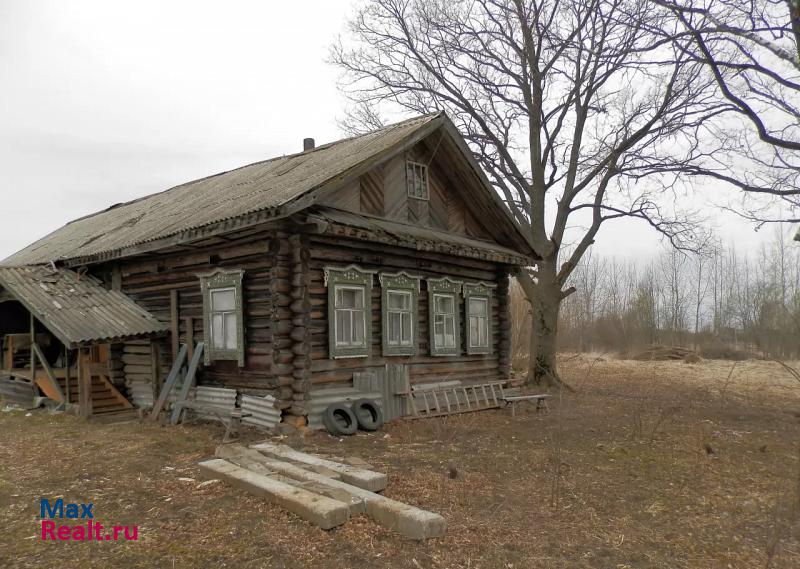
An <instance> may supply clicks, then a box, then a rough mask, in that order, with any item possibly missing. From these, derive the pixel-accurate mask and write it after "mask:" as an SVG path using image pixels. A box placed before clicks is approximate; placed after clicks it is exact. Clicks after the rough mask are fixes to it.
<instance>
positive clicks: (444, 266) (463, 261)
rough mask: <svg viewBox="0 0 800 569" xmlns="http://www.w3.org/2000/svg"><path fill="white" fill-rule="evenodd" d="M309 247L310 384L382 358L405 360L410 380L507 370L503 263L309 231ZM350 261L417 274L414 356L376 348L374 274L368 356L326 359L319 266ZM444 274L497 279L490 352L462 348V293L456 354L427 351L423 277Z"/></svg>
mask: <svg viewBox="0 0 800 569" xmlns="http://www.w3.org/2000/svg"><path fill="white" fill-rule="evenodd" d="M308 247H309V253H310V258H311V260H310V269H309V299H310V302H311V315H310V318H311V320H310V322H311V324H310V337H311V339H310V341H311V369H312V372H313V376H312V383H313V386H314V388H315V389H320V388H325V387H332V386H334V385H336V384H340V385H344V384H351V382H352V378H353V373H355V372H361V371H369V370H372V369H380V368H383V367H384V366H385V365H386V364H387V363H400V364H408V365H409V366H410V368H409V372H410V379H411V382H412V383H427V382H436V381H447V380H455V379H458V380H462V381H493V380H498V379H501V378H502V379H505V378H506V377H507V376H508V371H509V370H510V358H509V355H508V349H509V348H510V339H509V337H508V328H509V320H508V315H507V314H501V312H503V311H507V309H508V298H507V296H508V284H507V281H508V267H506V266H504V265H499V264H496V263H491V262H487V261H480V260H474V259H467V258H461V257H454V256H450V255H443V254H436V253H427V252H418V251H413V250H410V249H401V248H397V247H388V246H384V245H381V244H378V243H369V242H363V241H355V240H348V239H343V238H333V237H326V236H318V235H312V236H310V237H309V240H308ZM349 264H356V265H357V266H359V267H360V268H363V269H371V270H376V271H379V272H388V273H396V272H399V271H406V272H408V273H410V274H413V275H419V276H421V277H422V281H421V283H420V284H421V290H420V295H419V310H418V318H417V322H416V325H417V327H418V328H417V330H418V331H419V334H418V346H417V355H416V356H390V357H384V356H383V355H382V353H381V341H382V336H381V334H382V322H381V310H380V303H381V287H380V283H379V282H378V280H377V276H376V277H375V281H374V283H373V288H372V311H371V315H372V350H371V355H370V357H368V358H344V359H337V360H334V359H331V358H330V357H329V350H328V322H327V313H328V312H327V309H328V306H327V303H328V296H327V288H326V287H325V283H324V267H326V266H340V267H343V266H347V265H349ZM444 276H449V277H451V278H453V279H456V280H462V281H464V282H477V281H484V282H489V283H495V284H498V288H497V290H496V291H495V292H496V294H494V295H493V296H492V303H491V304H492V330H493V335H492V338H493V346H492V353H491V354H486V355H467V354H466V347H465V342H466V329H465V327H466V322H465V318H464V299H463V296H462V297H461V298H460V306H459V310H460V314H461V318H460V320H461V354H460V355H458V356H452V357H451V356H436V357H434V356H431V355H429V353H430V352H429V346H428V342H429V324H428V291H427V282H426V280H425V279H427V278H428V277H433V278H439V277H444Z"/></svg>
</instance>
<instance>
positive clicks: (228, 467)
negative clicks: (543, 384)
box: [199, 459, 350, 529]
mask: <svg viewBox="0 0 800 569" xmlns="http://www.w3.org/2000/svg"><path fill="white" fill-rule="evenodd" d="M199 466H200V472H201V474H202V475H203V476H205V477H206V478H210V479H213V478H218V479H220V480H223V481H225V482H227V483H229V484H231V485H232V486H235V487H236V488H240V489H242V490H244V491H246V492H249V493H251V494H254V495H256V496H261V497H263V498H266V499H267V500H268V501H270V502H272V503H274V504H276V505H278V506H280V507H282V508H283V509H285V510H287V511H289V512H292V513H293V514H295V515H297V516H299V517H301V518H303V519H304V520H306V521H309V522H311V523H313V524H314V525H316V526H319V527H321V528H322V529H331V528H334V527H336V526H339V525H342V524H343V523H345V522H346V521H347V520H348V519H350V508H349V507H348V505H347V504H344V503H342V502H339V501H338V500H334V499H332V498H328V497H326V496H321V495H319V494H315V493H313V492H310V491H308V490H305V489H302V488H297V487H295V486H292V485H289V484H286V483H283V482H280V481H278V480H275V479H273V478H270V477H268V476H265V475H263V474H258V473H255V472H252V471H250V470H247V469H245V468H242V467H240V466H237V465H235V464H231V463H230V462H228V461H226V460H220V459H212V460H207V461H205V462H201V463H200V464H199Z"/></svg>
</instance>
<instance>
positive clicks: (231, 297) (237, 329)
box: [200, 269, 245, 367]
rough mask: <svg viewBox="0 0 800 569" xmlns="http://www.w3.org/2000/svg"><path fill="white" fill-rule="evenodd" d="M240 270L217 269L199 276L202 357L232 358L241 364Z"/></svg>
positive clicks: (242, 328)
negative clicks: (203, 337) (201, 308)
mask: <svg viewBox="0 0 800 569" xmlns="http://www.w3.org/2000/svg"><path fill="white" fill-rule="evenodd" d="M243 276H244V273H243V272H242V271H240V270H235V271H230V270H222V269H220V270H217V271H215V272H213V273H211V274H208V275H201V276H200V284H201V288H202V291H203V328H204V331H205V344H206V346H205V360H206V364H207V365H208V364H211V363H212V362H214V361H218V360H234V361H237V362H238V363H239V366H240V367H244V351H245V346H244V315H243V312H244V309H243V299H242V278H243Z"/></svg>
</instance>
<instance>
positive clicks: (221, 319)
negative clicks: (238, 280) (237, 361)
mask: <svg viewBox="0 0 800 569" xmlns="http://www.w3.org/2000/svg"><path fill="white" fill-rule="evenodd" d="M210 296H211V314H210V317H211V342H212V347H213V348H214V349H217V350H235V349H237V347H238V346H237V341H238V338H237V335H238V316H237V313H236V290H235V289H232V288H221V289H212V290H211V292H210Z"/></svg>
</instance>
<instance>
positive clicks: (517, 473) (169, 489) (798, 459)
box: [0, 356, 800, 569]
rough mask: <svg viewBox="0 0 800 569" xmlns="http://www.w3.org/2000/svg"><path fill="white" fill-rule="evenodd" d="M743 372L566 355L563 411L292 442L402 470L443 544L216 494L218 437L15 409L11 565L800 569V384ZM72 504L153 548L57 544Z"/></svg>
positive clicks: (394, 479) (2, 420)
mask: <svg viewBox="0 0 800 569" xmlns="http://www.w3.org/2000/svg"><path fill="white" fill-rule="evenodd" d="M732 366H733V363H731V362H723V361H702V362H699V363H697V364H684V363H682V362H633V361H618V360H613V359H610V358H593V357H589V356H573V357H568V356H564V357H562V370H563V374H564V376H565V378H566V379H567V380H568V381H569V382H570V383H571V384H572V385H573V386H574V387H575V389H576V391H575V393H564V394H563V395H560V396H558V395H557V397H556V398H555V401H554V403H553V404H551V410H550V412H547V413H535V412H534V411H533V410H532V409H523V410H522V412H521V413H518V414H517V416H516V417H511V416H510V413H509V411H507V410H497V411H488V412H481V413H473V414H469V415H462V416H459V417H453V418H448V419H433V420H423V421H417V422H403V421H401V422H399V423H395V424H392V425H390V426H388V427H386V428H385V429H384V430H383V431H382V432H380V433H377V434H371V435H367V434H360V435H358V436H354V437H350V438H347V439H344V440H338V439H335V438H332V437H330V436H328V435H325V434H320V433H317V434H314V435H312V436H307V437H289V438H287V439H285V441H284V442H287V443H289V444H291V445H293V446H295V447H296V448H299V449H302V450H310V451H314V452H318V453H321V454H325V455H328V456H332V457H339V458H342V457H352V456H356V457H360V458H362V459H364V460H366V461H368V462H369V463H371V464H372V465H374V467H375V468H376V469H378V470H381V471H385V472H387V473H389V475H390V483H389V488H388V489H387V491H386V495H388V496H390V497H393V498H397V499H400V500H403V501H406V502H408V503H411V504H414V505H417V506H420V507H422V508H425V509H428V510H432V511H435V512H439V513H441V514H443V515H444V516H445V518H446V519H447V522H448V531H447V535H446V536H445V537H444V538H442V539H435V540H429V541H426V542H414V541H410V540H407V539H405V538H402V537H400V536H398V535H397V534H394V533H392V532H390V531H387V530H385V529H383V528H381V527H379V526H377V525H376V524H374V523H373V522H372V521H370V520H369V519H368V518H366V517H358V518H355V519H354V520H351V521H350V522H349V523H348V524H346V525H344V526H342V527H340V528H338V529H336V530H333V531H327V532H326V531H322V530H320V529H317V528H315V527H313V526H311V525H309V524H308V523H306V522H304V521H302V520H300V519H299V518H297V517H295V516H293V515H291V514H288V513H286V512H285V511H283V510H281V509H280V508H277V507H273V506H270V505H268V504H266V503H265V502H264V501H263V500H261V499H258V498H254V497H250V496H247V495H244V494H242V493H240V492H238V491H236V490H233V489H232V488H230V487H227V486H225V485H224V484H221V483H218V484H211V485H208V486H204V487H201V488H198V484H199V483H200V482H201V480H200V479H199V477H198V470H197V467H196V463H197V462H198V461H199V460H201V459H204V458H207V457H210V456H211V455H212V454H213V451H214V447H215V445H216V444H217V443H218V441H219V440H220V430H219V429H217V428H216V427H214V426H209V425H192V426H180V427H160V426H156V425H152V424H150V423H145V424H140V423H139V422H136V421H134V422H130V423H127V424H120V425H103V424H93V423H89V424H87V423H84V422H82V421H80V420H79V419H77V418H74V417H67V416H63V415H51V414H49V413H47V412H45V411H39V412H34V413H33V414H32V415H31V416H27V417H26V416H25V413H24V412H2V413H0V567H3V568H6V567H8V568H11V567H58V568H62V569H67V568H72V567H75V568H78V567H103V568H105V567H164V568H173V567H174V568H183V567H236V568H255V567H274V568H282V567H287V568H292V569H294V568H314V569H318V568H320V567H343V568H369V567H393V568H409V569H428V568H431V569H433V568H462V567H463V568H471V569H478V568H489V569H491V568H538V567H542V568H573V567H575V568H615V569H622V568H641V569H644V568H670V569H673V568H698V569H716V568H722V569H725V568H761V567H763V568H768V567H772V568H787V569H788V568H792V569H794V568H797V567H800V456H799V454H798V453H799V452H800V436H799V435H800V383H798V382H797V380H795V379H794V378H792V377H791V376H790V375H789V374H787V373H786V372H785V371H784V370H783V369H782V368H781V367H780V366H779V365H778V364H775V363H770V362H761V361H747V362H739V363H738V364H736V365H735V367H733V368H732ZM246 437H247V438H248V439H249V440H257V439H258V438H259V435H258V434H257V433H248V434H246ZM451 468H454V469H455V470H456V472H457V476H456V477H455V478H451V477H450V476H449V475H448V470H449V469H451ZM179 478H191V479H194V481H187V480H183V481H182V480H179ZM59 496H63V497H64V499H65V500H66V501H77V502H93V503H94V514H95V517H96V518H97V521H98V522H100V523H105V524H109V525H113V524H120V525H138V527H139V541H136V542H127V543H126V542H81V543H66V542H62V543H59V542H42V541H41V540H40V539H39V524H40V521H39V519H38V515H39V511H38V507H39V499H40V498H41V497H47V498H56V497H59Z"/></svg>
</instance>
